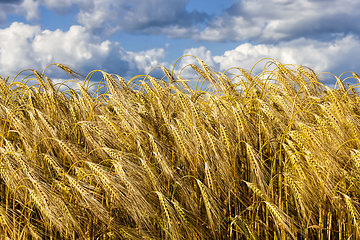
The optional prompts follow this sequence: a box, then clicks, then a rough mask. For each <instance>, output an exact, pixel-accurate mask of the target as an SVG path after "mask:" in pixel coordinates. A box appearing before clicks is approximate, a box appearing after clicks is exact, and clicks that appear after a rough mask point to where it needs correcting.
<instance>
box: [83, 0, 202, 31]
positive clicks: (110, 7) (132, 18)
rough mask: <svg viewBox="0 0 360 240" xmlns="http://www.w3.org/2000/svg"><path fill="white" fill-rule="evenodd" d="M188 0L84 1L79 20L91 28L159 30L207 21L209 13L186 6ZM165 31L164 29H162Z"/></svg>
mask: <svg viewBox="0 0 360 240" xmlns="http://www.w3.org/2000/svg"><path fill="white" fill-rule="evenodd" d="M187 2H188V1H187V0H149V1H142V0H133V1H127V0H118V1H113V0H101V1H93V4H90V5H88V6H87V7H85V6H83V5H82V4H79V5H80V13H79V15H78V22H79V23H80V24H82V25H83V26H85V27H87V28H88V29H93V30H103V29H106V30H108V31H118V30H121V31H127V32H146V33H153V34H156V33H159V29H161V28H168V27H170V28H174V29H181V28H183V27H187V28H188V27H190V28H191V26H193V25H194V24H197V23H198V22H203V21H204V20H205V18H206V16H207V15H206V14H205V13H200V12H198V11H191V12H188V11H187V10H186V4H187ZM160 32H161V31H160Z"/></svg>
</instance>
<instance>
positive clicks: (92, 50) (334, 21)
mask: <svg viewBox="0 0 360 240" xmlns="http://www.w3.org/2000/svg"><path fill="white" fill-rule="evenodd" d="M359 23H360V1H352V0H238V1H234V0H222V1H215V0H132V1H129V0H63V1H58V0H0V75H2V76H7V75H10V76H13V75H15V74H16V73H17V72H18V71H20V70H23V69H26V68H35V69H37V70H42V69H43V68H44V67H45V66H46V65H48V64H50V63H53V62H60V63H63V64H66V65H68V66H70V67H72V68H74V69H76V70H77V71H79V72H81V73H82V74H85V75H86V74H87V73H88V72H89V71H91V70H94V69H102V70H105V71H108V72H110V73H116V74H119V75H121V76H123V77H125V78H130V77H132V76H134V75H137V74H145V73H147V72H148V71H149V70H150V69H151V68H152V67H154V66H156V65H159V64H161V65H163V66H165V67H168V68H171V67H172V66H173V64H174V63H175V61H176V59H177V58H178V57H180V56H181V55H183V54H190V55H195V56H197V57H199V58H201V59H203V60H204V61H205V62H206V63H208V64H209V65H210V66H211V67H212V68H213V69H214V70H218V71H224V70H226V69H227V68H230V67H241V68H244V69H246V70H250V68H251V67H252V66H253V65H254V64H255V63H256V62H257V61H258V60H260V59H262V58H265V57H270V58H274V59H276V60H278V61H280V62H282V63H285V64H287V63H291V64H298V65H305V66H309V67H311V68H313V69H314V70H315V71H317V72H322V71H330V72H332V73H335V74H337V75H338V74H340V73H342V72H345V71H355V72H360V39H359V33H360V24H359ZM192 61H193V59H192V58H189V57H188V58H184V59H182V61H180V62H179V63H178V69H179V68H180V67H182V66H185V65H186V64H189V63H191V62H192ZM262 66H263V65H262ZM260 68H261V66H259V69H260ZM48 74H52V75H53V76H54V77H56V74H57V73H56V72H51V70H50V71H49V72H48Z"/></svg>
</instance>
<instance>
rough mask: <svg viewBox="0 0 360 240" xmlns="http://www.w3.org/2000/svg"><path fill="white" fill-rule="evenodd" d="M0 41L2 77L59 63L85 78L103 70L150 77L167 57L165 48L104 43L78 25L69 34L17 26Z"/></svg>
mask: <svg viewBox="0 0 360 240" xmlns="http://www.w3.org/2000/svg"><path fill="white" fill-rule="evenodd" d="M0 39H2V41H1V42H0V73H1V74H2V75H3V74H16V73H17V72H18V71H20V70H23V69H26V68H35V69H38V70H41V69H43V68H44V67H45V66H47V65H48V64H50V63H53V62H58V63H62V64H66V65H68V66H70V67H72V68H74V70H78V71H80V72H81V73H83V74H87V73H88V72H89V71H91V70H94V69H101V70H105V71H108V72H112V73H117V74H120V75H122V76H125V77H127V76H131V75H132V74H144V73H147V71H149V70H150V69H151V68H152V67H154V66H156V65H158V64H160V63H161V61H162V60H163V58H164V55H165V51H164V49H162V48H157V49H149V50H147V51H142V52H131V51H126V50H125V49H123V48H122V47H121V46H120V44H119V43H118V42H111V41H109V40H105V41H104V40H101V39H100V38H98V37H96V36H94V35H92V34H91V33H90V32H88V31H87V29H86V28H85V27H83V26H79V25H74V26H72V27H70V29H69V30H68V31H62V30H59V29H58V30H55V31H50V30H42V29H41V28H40V27H39V26H32V25H27V24H24V23H18V22H14V23H13V24H11V25H10V26H9V27H8V28H5V29H0Z"/></svg>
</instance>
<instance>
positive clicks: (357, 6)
mask: <svg viewBox="0 0 360 240" xmlns="http://www.w3.org/2000/svg"><path fill="white" fill-rule="evenodd" d="M359 10H360V2H359V1H350V0H328V1H320V0H292V1H290V0H258V1H251V0H243V1H241V2H237V3H234V4H233V5H232V6H231V7H230V8H228V9H227V10H226V11H225V12H224V13H223V14H221V15H220V16H218V17H216V18H214V19H212V20H211V21H209V25H208V26H207V27H206V28H205V29H204V30H203V31H201V33H200V34H199V35H198V36H197V39H199V40H205V41H218V42H222V41H256V42H258V43H270V42H272V43H275V42H278V41H284V40H286V41H288V40H292V39H296V38H300V37H306V38H311V39H318V40H322V39H323V40H329V39H335V38H337V37H339V36H344V35H346V34H355V35H357V34H360V25H359V24H358V22H359V19H360V11H359Z"/></svg>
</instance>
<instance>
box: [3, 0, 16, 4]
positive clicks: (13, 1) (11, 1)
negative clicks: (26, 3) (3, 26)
mask: <svg viewBox="0 0 360 240" xmlns="http://www.w3.org/2000/svg"><path fill="white" fill-rule="evenodd" d="M20 2H21V0H0V4H1V3H20Z"/></svg>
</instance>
